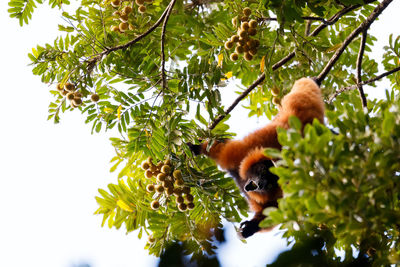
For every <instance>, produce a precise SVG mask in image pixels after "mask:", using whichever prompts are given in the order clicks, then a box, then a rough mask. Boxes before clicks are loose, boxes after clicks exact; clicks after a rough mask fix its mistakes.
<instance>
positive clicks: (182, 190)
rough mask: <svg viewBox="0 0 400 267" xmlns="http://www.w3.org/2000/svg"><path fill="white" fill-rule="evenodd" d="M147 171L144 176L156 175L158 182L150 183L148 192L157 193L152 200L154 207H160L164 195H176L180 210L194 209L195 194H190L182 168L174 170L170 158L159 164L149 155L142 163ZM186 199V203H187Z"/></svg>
mask: <svg viewBox="0 0 400 267" xmlns="http://www.w3.org/2000/svg"><path fill="white" fill-rule="evenodd" d="M141 167H142V169H143V170H144V171H145V172H144V176H145V177H146V178H148V179H151V178H152V177H155V178H156V180H157V182H156V184H148V185H147V187H146V190H147V192H149V193H153V192H154V193H156V194H157V195H156V199H155V200H154V201H153V202H151V204H150V206H151V208H152V209H154V210H157V209H158V208H159V207H160V202H159V201H158V199H159V198H160V197H161V196H162V195H164V196H165V198H166V199H170V198H171V197H172V196H173V197H175V202H176V205H177V207H178V209H179V210H180V211H185V210H188V209H189V210H192V209H194V203H193V195H191V194H190V187H188V186H184V183H185V182H184V181H183V177H182V172H181V171H180V170H174V171H172V167H171V162H170V160H168V159H167V160H165V161H164V162H162V161H160V162H158V163H157V165H155V164H153V162H152V159H151V158H150V157H149V158H148V159H147V160H146V161H144V162H143V163H142V165H141ZM185 201H186V203H185Z"/></svg>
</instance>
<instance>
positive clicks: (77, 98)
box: [57, 82, 100, 108]
mask: <svg viewBox="0 0 400 267" xmlns="http://www.w3.org/2000/svg"><path fill="white" fill-rule="evenodd" d="M57 91H59V92H60V94H61V95H62V96H65V98H66V99H68V100H69V101H70V105H71V107H73V108H77V107H79V106H80V105H82V103H83V101H82V97H83V96H82V93H81V92H79V91H78V90H76V87H75V85H74V84H73V83H70V82H67V83H65V84H62V83H58V84H57ZM90 98H91V100H92V101H93V102H97V101H99V99H100V97H99V95H97V94H92V95H91V96H90Z"/></svg>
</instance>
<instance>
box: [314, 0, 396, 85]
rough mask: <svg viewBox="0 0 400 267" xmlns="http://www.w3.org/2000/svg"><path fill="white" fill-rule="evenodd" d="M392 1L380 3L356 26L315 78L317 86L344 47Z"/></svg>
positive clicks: (386, 0)
mask: <svg viewBox="0 0 400 267" xmlns="http://www.w3.org/2000/svg"><path fill="white" fill-rule="evenodd" d="M392 1H393V0H384V1H382V3H380V4H379V5H377V6H376V8H375V9H374V11H372V13H371V14H370V15H369V16H368V17H367V18H366V19H365V20H364V21H363V22H362V23H361V24H360V26H358V27H357V28H356V29H355V30H353V31H352V32H351V33H350V34H349V35H348V36H347V37H346V39H345V40H344V42H343V43H342V45H341V47H339V49H338V50H336V52H335V54H334V55H333V56H332V57H331V59H330V60H329V61H328V63H327V64H326V65H325V68H324V69H323V70H322V71H321V73H320V74H319V75H318V77H317V78H316V82H317V84H321V82H322V81H323V80H324V79H325V77H326V76H327V75H328V73H329V72H330V71H331V69H332V67H333V66H334V65H335V63H336V61H338V59H339V57H340V56H341V55H342V53H343V52H344V50H345V49H346V47H347V46H348V45H349V44H350V43H351V42H352V41H353V40H354V38H356V37H357V35H358V34H359V33H360V32H362V31H365V30H366V29H368V28H369V26H371V24H372V23H373V22H374V21H375V19H376V18H377V17H378V16H379V15H380V14H381V13H382V11H383V10H385V8H386V7H387V6H388V5H389V4H390V3H391V2H392Z"/></svg>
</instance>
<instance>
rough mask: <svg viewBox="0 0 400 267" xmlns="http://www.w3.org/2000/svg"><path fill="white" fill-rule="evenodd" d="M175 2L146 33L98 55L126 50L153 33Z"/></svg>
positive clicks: (173, 1)
mask: <svg viewBox="0 0 400 267" xmlns="http://www.w3.org/2000/svg"><path fill="white" fill-rule="evenodd" d="M175 1H176V0H172V1H171V2H170V3H169V5H168V6H167V8H166V9H165V10H164V12H163V13H162V15H161V16H160V18H159V19H158V20H157V21H156V22H155V23H154V24H153V26H151V27H150V28H149V29H148V30H147V31H146V32H144V33H142V34H141V35H139V36H138V37H136V38H135V39H133V40H131V41H129V42H127V43H126V44H123V45H117V46H114V47H111V48H108V49H106V50H104V51H103V52H101V53H100V56H101V57H103V56H107V55H108V54H110V53H111V52H114V51H117V50H121V49H126V48H128V47H130V46H131V45H133V44H135V43H137V42H139V41H140V40H142V39H143V38H144V37H146V36H147V35H149V34H150V33H151V32H153V31H154V30H155V29H157V27H158V26H159V25H160V24H161V22H162V21H163V20H164V18H165V16H166V15H167V13H168V10H169V7H170V6H171V4H172V3H175Z"/></svg>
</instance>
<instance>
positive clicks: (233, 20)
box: [232, 17, 238, 27]
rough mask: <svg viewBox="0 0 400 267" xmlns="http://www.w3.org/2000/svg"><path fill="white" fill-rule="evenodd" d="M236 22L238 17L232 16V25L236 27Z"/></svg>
mask: <svg viewBox="0 0 400 267" xmlns="http://www.w3.org/2000/svg"><path fill="white" fill-rule="evenodd" d="M237 23H238V17H234V18H233V19H232V25H233V26H234V27H237Z"/></svg>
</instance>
